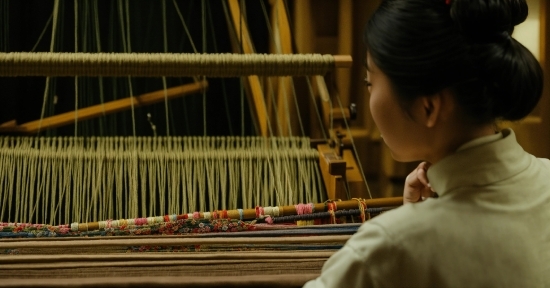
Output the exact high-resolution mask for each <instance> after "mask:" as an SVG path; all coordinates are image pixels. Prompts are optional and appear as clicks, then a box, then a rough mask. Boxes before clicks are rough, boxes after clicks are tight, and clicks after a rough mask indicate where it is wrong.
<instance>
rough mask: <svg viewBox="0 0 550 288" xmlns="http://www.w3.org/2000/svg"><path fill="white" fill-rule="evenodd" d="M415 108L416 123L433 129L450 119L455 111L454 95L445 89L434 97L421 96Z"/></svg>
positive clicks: (433, 95)
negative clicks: (451, 113) (453, 110)
mask: <svg viewBox="0 0 550 288" xmlns="http://www.w3.org/2000/svg"><path fill="white" fill-rule="evenodd" d="M413 108H414V110H415V111H414V116H415V119H416V121H418V122H419V123H421V124H423V125H424V126H425V127H427V128H432V127H434V126H436V125H437V124H438V123H439V122H440V121H442V120H445V119H447V118H448V117H449V113H450V112H451V111H452V109H453V101H452V93H451V91H450V90H449V89H443V90H441V91H439V92H438V93H435V94H432V95H426V96H420V97H418V98H417V99H416V101H415V105H414V107H413Z"/></svg>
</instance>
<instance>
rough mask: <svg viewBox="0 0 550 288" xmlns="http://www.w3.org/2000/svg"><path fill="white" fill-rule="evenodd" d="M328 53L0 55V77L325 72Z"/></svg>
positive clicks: (328, 64) (329, 58)
mask: <svg viewBox="0 0 550 288" xmlns="http://www.w3.org/2000/svg"><path fill="white" fill-rule="evenodd" d="M333 68H334V57H333V56H332V55H320V54H194V53H190V54H186V53H182V54H175V53H151V54H150V53H49V52H35V53H32V52H12V53H0V76H2V77H3V76H11V77H15V76H52V77H53V76H58V77H59V76H113V77H120V76H135V77H160V76H166V77H183V76H200V75H202V76H207V77H237V76H246V75H265V76H290V75H294V76H303V75H324V74H326V73H327V72H329V71H330V70H332V69H333Z"/></svg>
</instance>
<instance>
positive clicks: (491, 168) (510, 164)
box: [428, 129, 531, 197]
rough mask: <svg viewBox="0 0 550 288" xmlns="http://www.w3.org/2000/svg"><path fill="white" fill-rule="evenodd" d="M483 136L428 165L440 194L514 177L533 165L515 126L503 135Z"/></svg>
mask: <svg viewBox="0 0 550 288" xmlns="http://www.w3.org/2000/svg"><path fill="white" fill-rule="evenodd" d="M491 136H493V135H491ZM489 137H490V136H489ZM497 139H498V138H497ZM479 140H480V139H475V140H473V141H471V142H469V143H466V144H465V145H463V146H462V147H461V148H460V149H459V150H458V151H456V152H455V153H454V154H452V155H449V156H447V157H445V158H444V159H442V160H441V161H439V162H438V163H436V164H434V165H432V166H431V167H430V168H429V169H428V179H429V181H430V185H431V187H432V188H433V189H434V190H435V191H436V192H437V194H438V195H439V196H440V197H441V196H442V195H443V194H445V193H448V192H450V191H453V190H455V189H457V188H459V187H468V186H470V187H472V186H484V185H487V184H491V183H495V182H498V181H501V180H504V179H507V178H510V177H512V176H514V175H516V174H518V173H519V172H520V171H523V170H524V169H526V168H527V166H529V163H530V161H531V158H530V157H529V154H528V153H526V152H525V151H524V150H523V148H522V147H521V146H520V145H519V144H518V143H517V140H516V135H515V133H514V131H512V130H511V129H504V130H502V138H501V139H498V140H494V139H493V138H492V137H491V138H487V139H486V140H485V141H483V140H482V141H479ZM487 140H490V141H487ZM480 142H481V143H480ZM470 143H476V144H477V145H469V144H470ZM472 146H473V147H472Z"/></svg>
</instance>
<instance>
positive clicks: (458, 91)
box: [364, 0, 543, 124]
mask: <svg viewBox="0 0 550 288" xmlns="http://www.w3.org/2000/svg"><path fill="white" fill-rule="evenodd" d="M446 2H447V1H445V0H385V1H383V2H382V3H381V5H380V7H379V8H378V9H377V11H376V12H375V13H374V14H373V16H372V17H371V19H370V20H369V22H368V24H367V27H366V29H365V34H364V37H365V39H364V40H365V43H366V45H367V50H368V52H369V54H370V56H371V59H372V61H374V63H375V64H376V65H377V66H378V67H379V68H380V70H382V71H383V72H384V73H385V74H386V75H387V76H388V78H389V79H390V81H391V83H392V86H393V88H394V89H395V91H396V93H397V95H398V97H399V98H400V100H401V102H402V103H404V104H405V105H406V103H410V101H412V100H413V99H414V98H415V97H417V96H420V95H431V94H434V93H436V92H438V91H440V90H442V89H443V88H450V89H451V90H452V91H453V92H454V94H455V96H456V98H457V101H458V103H459V104H460V105H461V107H462V108H463V109H464V111H465V113H466V114H467V115H468V116H470V119H471V120H472V121H474V122H475V123H484V124H485V123H490V122H493V121H494V120H495V119H503V120H519V119H521V118H524V117H525V116H527V115H528V114H529V113H530V112H531V111H532V110H533V109H534V107H535V106H536V104H537V102H538V100H539V99H540V97H541V94H542V86H543V78H542V68H541V66H540V64H539V62H538V61H537V60H536V58H535V57H534V56H533V54H532V53H531V52H530V51H529V50H527V48H525V47H524V46H523V45H522V44H520V43H519V42H518V41H516V40H515V39H513V38H512V37H511V36H510V34H511V33H512V32H513V29H514V26H515V25H517V24H519V23H521V22H523V21H524V20H525V19H526V17H527V4H526V3H525V0H452V1H451V4H450V5H449V4H446Z"/></svg>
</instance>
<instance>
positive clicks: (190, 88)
mask: <svg viewBox="0 0 550 288" xmlns="http://www.w3.org/2000/svg"><path fill="white" fill-rule="evenodd" d="M207 87H208V83H207V82H206V81H201V82H195V83H191V84H185V85H181V86H176V87H172V88H169V89H167V90H158V91H154V92H150V93H146V94H142V95H140V96H135V97H127V98H123V99H118V100H114V101H109V102H106V103H103V104H98V105H93V106H89V107H86V108H81V109H78V110H76V112H75V111H69V112H65V113H61V114H58V115H54V116H51V117H46V118H44V119H42V120H40V119H39V120H34V121H31V122H27V123H23V124H20V125H13V124H14V123H13V122H10V123H9V124H11V125H8V123H6V125H2V126H0V133H1V132H5V133H21V134H33V133H38V131H40V130H47V129H53V128H57V127H61V126H64V125H69V124H73V123H74V121H75V119H76V120H77V121H84V120H88V119H92V118H96V117H100V116H103V115H107V114H113V113H117V112H120V111H124V110H128V109H131V107H132V102H133V106H134V107H140V106H146V105H151V104H154V103H158V102H162V101H164V100H166V99H168V100H170V99H174V98H178V97H182V96H185V95H189V94H194V93H199V92H202V91H203V90H205V89H206V88H207Z"/></svg>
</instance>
